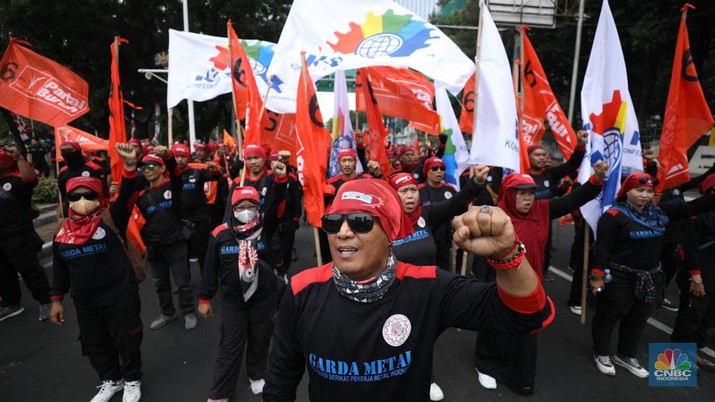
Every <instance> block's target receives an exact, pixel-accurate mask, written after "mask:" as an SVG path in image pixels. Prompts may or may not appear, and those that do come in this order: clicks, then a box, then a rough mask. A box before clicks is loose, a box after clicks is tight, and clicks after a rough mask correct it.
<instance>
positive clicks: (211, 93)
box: [166, 29, 231, 108]
mask: <svg viewBox="0 0 715 402" xmlns="http://www.w3.org/2000/svg"><path fill="white" fill-rule="evenodd" d="M228 64H229V63H228V39H227V38H222V37H218V36H209V35H200V34H196V33H191V32H181V31H176V30H173V29H170V30H169V79H168V81H169V83H168V85H167V91H166V107H167V108H173V107H174V106H176V105H177V104H178V103H179V102H181V101H182V100H183V99H189V100H193V101H199V102H201V101H205V100H209V99H213V98H215V97H217V96H219V95H222V94H225V93H229V92H231V75H230V71H231V70H230V68H229V66H228Z"/></svg>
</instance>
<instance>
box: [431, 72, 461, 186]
mask: <svg viewBox="0 0 715 402" xmlns="http://www.w3.org/2000/svg"><path fill="white" fill-rule="evenodd" d="M434 97H435V103H436V105H437V113H438V114H439V116H440V118H441V121H442V124H441V125H442V132H444V133H447V135H448V136H449V138H448V139H447V145H446V146H445V149H444V155H442V160H443V161H444V165H445V167H446V171H445V173H446V174H445V176H444V181H446V182H447V183H449V184H451V185H453V186H454V187H456V188H457V190H459V176H460V175H461V174H462V172H464V169H466V168H467V167H468V166H469V150H468V149H467V144H465V143H464V137H463V136H462V131H461V130H460V129H459V120H457V116H455V115H454V109H452V104H451V103H450V102H449V95H447V90H446V89H444V87H442V86H441V85H439V84H436V85H435V86H434Z"/></svg>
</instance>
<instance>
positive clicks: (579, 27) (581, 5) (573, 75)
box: [568, 0, 586, 126]
mask: <svg viewBox="0 0 715 402" xmlns="http://www.w3.org/2000/svg"><path fill="white" fill-rule="evenodd" d="M584 3H586V0H581V1H580V2H579V5H578V23H577V24H576V46H575V47H576V48H575V49H574V56H573V70H572V71H571V93H570V94H569V116H568V118H569V123H571V126H573V110H574V107H575V106H576V105H575V103H576V80H577V79H578V59H579V57H580V54H581V31H583V9H584ZM582 119H583V120H585V119H586V117H584V116H582Z"/></svg>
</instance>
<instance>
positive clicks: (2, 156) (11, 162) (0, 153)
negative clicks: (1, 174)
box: [0, 148, 17, 170]
mask: <svg viewBox="0 0 715 402" xmlns="http://www.w3.org/2000/svg"><path fill="white" fill-rule="evenodd" d="M0 165H3V166H5V167H9V168H11V169H13V170H14V169H15V167H16V165H17V162H15V159H13V158H12V156H10V155H8V154H7V152H5V150H4V149H2V148H0Z"/></svg>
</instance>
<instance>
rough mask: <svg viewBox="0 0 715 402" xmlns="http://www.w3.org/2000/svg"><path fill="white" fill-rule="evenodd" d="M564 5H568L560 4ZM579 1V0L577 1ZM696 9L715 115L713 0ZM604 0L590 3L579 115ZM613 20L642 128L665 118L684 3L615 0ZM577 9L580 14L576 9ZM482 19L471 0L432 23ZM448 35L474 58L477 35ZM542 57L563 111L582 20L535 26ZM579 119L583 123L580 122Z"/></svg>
mask: <svg viewBox="0 0 715 402" xmlns="http://www.w3.org/2000/svg"><path fill="white" fill-rule="evenodd" d="M560 3H563V2H560ZM571 3H572V4H573V3H576V4H577V3H578V2H571ZM690 3H692V4H693V5H694V6H695V7H696V9H695V10H690V11H689V12H688V31H689V34H690V45H691V50H692V54H693V59H694V62H695V65H696V68H697V71H698V75H699V76H700V81H701V84H702V87H703V90H704V92H705V98H706V99H707V100H708V101H709V103H710V106H711V110H713V111H715V108H713V107H714V106H715V102H714V100H715V76H714V75H713V74H712V71H715V52H713V51H712V50H713V48H714V47H715V24H713V23H712V21H713V20H714V18H715V4H713V2H712V1H707V0H695V1H690ZM601 4H602V2H601V1H598V0H588V1H586V3H585V14H586V16H587V18H586V19H585V22H584V26H583V32H582V42H581V55H580V59H579V73H578V83H577V96H576V105H575V111H576V113H575V116H578V114H579V113H578V112H579V110H580V102H579V96H578V94H579V93H580V87H581V84H582V83H583V76H584V74H585V71H586V66H587V64H588V58H589V53H590V50H591V44H592V43H593V37H594V35H595V33H596V24H597V23H598V16H599V14H600V11H601ZM609 4H610V7H611V10H612V12H613V17H614V19H615V21H616V26H617V27H618V33H619V36H620V39H621V45H622V47H623V53H624V57H625V60H626V65H627V67H628V80H629V86H630V92H631V97H632V98H633V103H634V104H635V106H636V108H637V109H636V113H637V115H638V117H639V120H640V123H641V127H643V126H644V124H645V123H646V122H647V121H648V119H649V118H650V117H652V116H654V115H659V116H662V115H663V113H664V110H665V103H666V99H667V97H668V87H669V85H670V74H671V70H672V63H673V55H674V52H675V40H676V38H677V35H678V26H679V24H680V8H681V7H682V5H683V4H684V2H673V1H668V0H652V1H640V0H627V1H610V3H609ZM570 11H572V12H573V11H577V10H570ZM478 18H479V7H478V0H468V1H467V5H466V7H465V8H464V9H463V10H461V11H460V12H457V13H453V14H451V15H449V16H446V17H436V16H435V17H433V18H432V22H433V23H435V24H444V25H464V26H476V25H477V23H478ZM445 32H446V33H447V34H448V35H449V36H450V37H451V38H452V39H453V40H454V41H455V42H456V43H457V44H458V45H459V46H460V47H461V48H462V50H463V51H464V52H465V53H466V54H467V55H468V56H470V57H473V56H474V54H475V49H476V34H475V32H474V31H466V30H463V31H457V30H452V29H445ZM501 34H502V39H503V40H504V43H505V46H506V47H507V54H508V55H510V57H511V54H512V48H513V42H514V36H515V30H514V29H513V28H507V29H504V30H502V31H501ZM528 35H529V38H530V39H531V42H532V44H533V45H534V47H535V49H536V52H537V54H538V55H539V59H540V60H541V63H542V65H543V67H544V70H545V71H546V74H547V75H548V78H549V82H550V83H551V86H552V89H553V90H554V93H555V94H556V96H557V97H558V98H559V101H560V102H561V105H562V107H563V108H564V109H565V110H566V109H568V99H569V90H570V85H571V72H572V68H573V62H574V60H573V57H574V45H575V42H574V39H575V38H576V19H575V18H574V17H573V15H571V16H568V17H567V16H560V17H558V18H557V22H556V28H555V29H543V28H534V29H532V30H531V31H530V32H529V33H528ZM576 120H579V119H578V118H577V119H576Z"/></svg>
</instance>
